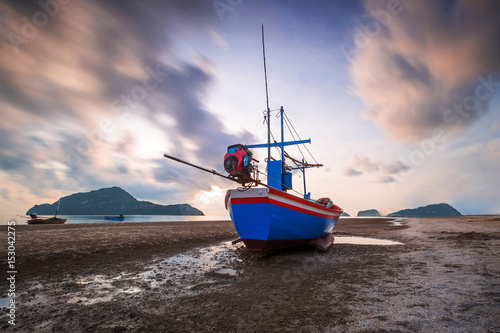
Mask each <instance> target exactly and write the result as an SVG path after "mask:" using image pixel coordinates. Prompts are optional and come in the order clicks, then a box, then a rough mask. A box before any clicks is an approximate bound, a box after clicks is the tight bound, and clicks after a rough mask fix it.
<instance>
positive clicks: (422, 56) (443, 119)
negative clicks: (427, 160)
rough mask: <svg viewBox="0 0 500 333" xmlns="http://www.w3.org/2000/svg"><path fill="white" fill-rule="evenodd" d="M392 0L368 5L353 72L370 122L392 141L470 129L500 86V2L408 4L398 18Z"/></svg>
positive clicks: (355, 86) (398, 13)
mask: <svg viewBox="0 0 500 333" xmlns="http://www.w3.org/2000/svg"><path fill="white" fill-rule="evenodd" d="M390 3H391V2H387V1H367V2H366V11H367V13H368V17H369V19H368V22H367V23H366V25H364V26H363V25H361V27H362V29H358V30H355V31H356V33H357V34H358V35H357V36H356V33H355V36H354V38H355V40H357V41H358V44H360V41H361V40H362V41H363V43H362V45H361V44H360V45H359V47H358V48H357V49H356V52H355V53H354V54H353V57H352V63H351V75H352V79H353V82H354V91H355V93H356V94H357V95H358V96H359V97H360V98H361V99H362V100H363V101H364V102H365V104H366V106H367V108H368V111H367V112H366V113H365V116H366V118H367V119H370V120H372V121H374V122H375V123H376V124H377V125H378V126H379V127H380V128H382V129H383V130H384V131H385V132H386V134H387V136H388V137H389V138H390V139H392V140H401V141H410V142H412V141H414V140H418V139H422V138H425V137H429V136H430V135H431V133H432V131H433V130H435V129H438V128H439V129H443V130H445V131H447V133H448V134H450V135H452V134H456V133H458V132H460V131H463V130H464V129H466V128H468V127H469V126H470V125H471V124H472V123H474V122H475V121H476V120H477V119H478V118H480V117H481V116H482V115H483V114H484V113H485V112H487V110H488V106H489V103H490V100H491V97H492V96H493V94H494V93H497V92H498V89H499V88H500V75H499V74H500V58H499V57H498V54H500V43H497V42H494V41H498V40H500V20H498V13H499V12H500V2H498V1H495V0H485V1H465V0H463V1H451V2H445V1H411V2H410V1H401V3H400V4H401V5H400V6H399V7H398V8H397V9H398V10H397V11H393V12H392V14H391V12H389V9H388V8H389V7H390ZM373 15H374V16H373ZM370 28H371V30H370ZM376 28H378V29H376ZM363 32H364V33H365V35H364V36H363V35H362V34H363ZM361 37H363V39H361Z"/></svg>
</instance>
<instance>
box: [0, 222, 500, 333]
mask: <svg viewBox="0 0 500 333" xmlns="http://www.w3.org/2000/svg"><path fill="white" fill-rule="evenodd" d="M334 234H335V235H336V236H337V238H338V239H340V238H341V237H342V236H348V235H351V236H364V237H373V238H379V239H387V240H392V241H397V242H401V243H403V245H401V244H399V245H356V244H334V245H333V246H331V247H330V248H329V249H328V250H327V251H324V252H320V251H316V250H314V249H311V248H309V247H304V248H300V249H296V250H293V251H288V252H284V253H280V254H276V255H272V256H268V257H265V258H262V259H258V260H256V259H254V258H252V257H251V256H250V255H249V252H248V251H247V250H246V249H245V248H244V247H243V246H242V245H241V243H240V244H237V245H232V244H231V242H230V241H231V240H233V239H236V238H237V234H236V231H235V230H234V227H233V226H232V224H231V222H189V223H186V222H181V223H172V222H168V223H162V222H155V223H115V224H81V225H77V224H74V225H17V226H16V268H17V275H16V294H17V298H16V302H17V309H16V321H15V322H16V325H15V326H13V325H10V324H8V320H9V318H8V317H7V313H8V312H7V309H6V308H3V309H2V311H1V316H0V327H2V330H4V329H7V330H9V331H18V332H52V331H58V332H127V331H132V332H145V331H149V332H191V331H192V332H205V331H208V332H499V331H500V319H499V318H500V257H499V256H500V217H495V216H486V217H485V216H482V217H469V216H465V217H461V218H439V219H438V218H436V219H430V218H429V219H405V220H404V221H403V222H401V221H396V222H394V221H392V220H389V219H370V218H366V219H360V218H358V219H350V218H343V219H341V220H340V221H339V223H338V224H337V227H336V228H335V232H334ZM1 237H2V239H7V228H6V227H5V228H2V231H1ZM0 253H1V258H2V267H7V263H6V260H5V258H7V249H6V246H4V247H3V248H2V249H1V250H0ZM4 281H5V279H4ZM2 285H3V286H4V287H2V290H1V291H0V298H2V299H3V300H4V303H3V304H5V300H6V299H7V292H8V285H7V284H6V283H4V284H2Z"/></svg>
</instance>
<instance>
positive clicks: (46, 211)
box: [26, 186, 203, 215]
mask: <svg viewBox="0 0 500 333" xmlns="http://www.w3.org/2000/svg"><path fill="white" fill-rule="evenodd" d="M60 200H61V205H60V208H59V213H58V214H60V215H118V214H123V215H203V212H202V211H200V210H198V209H196V208H194V207H192V206H190V205H188V204H175V205H158V204H154V203H152V202H149V201H139V200H137V199H136V198H134V197H133V196H132V195H130V194H129V193H128V192H127V191H125V190H123V189H121V188H120V187H116V186H115V187H109V188H101V189H99V190H94V191H90V192H84V193H75V194H71V195H69V196H66V197H62V198H61V199H60ZM56 209H57V201H56V202H54V203H53V204H47V203H46V204H41V205H35V206H33V207H31V208H30V209H29V210H28V211H27V212H26V214H32V213H36V214H40V215H54V214H55V212H56Z"/></svg>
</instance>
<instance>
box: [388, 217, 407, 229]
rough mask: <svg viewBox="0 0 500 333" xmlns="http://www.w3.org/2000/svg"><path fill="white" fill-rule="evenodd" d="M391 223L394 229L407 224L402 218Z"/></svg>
mask: <svg viewBox="0 0 500 333" xmlns="http://www.w3.org/2000/svg"><path fill="white" fill-rule="evenodd" d="M389 222H391V225H392V226H393V227H402V226H404V225H405V224H406V221H405V220H403V219H401V218H396V219H394V220H391V221H389Z"/></svg>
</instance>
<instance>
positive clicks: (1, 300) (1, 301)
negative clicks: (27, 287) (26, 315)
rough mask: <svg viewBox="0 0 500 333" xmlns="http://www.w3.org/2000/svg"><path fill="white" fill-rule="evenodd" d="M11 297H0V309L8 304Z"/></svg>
mask: <svg viewBox="0 0 500 333" xmlns="http://www.w3.org/2000/svg"><path fill="white" fill-rule="evenodd" d="M11 299H12V298H10V297H7V298H0V309H3V308H6V307H8V306H9V304H10V300H11Z"/></svg>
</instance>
